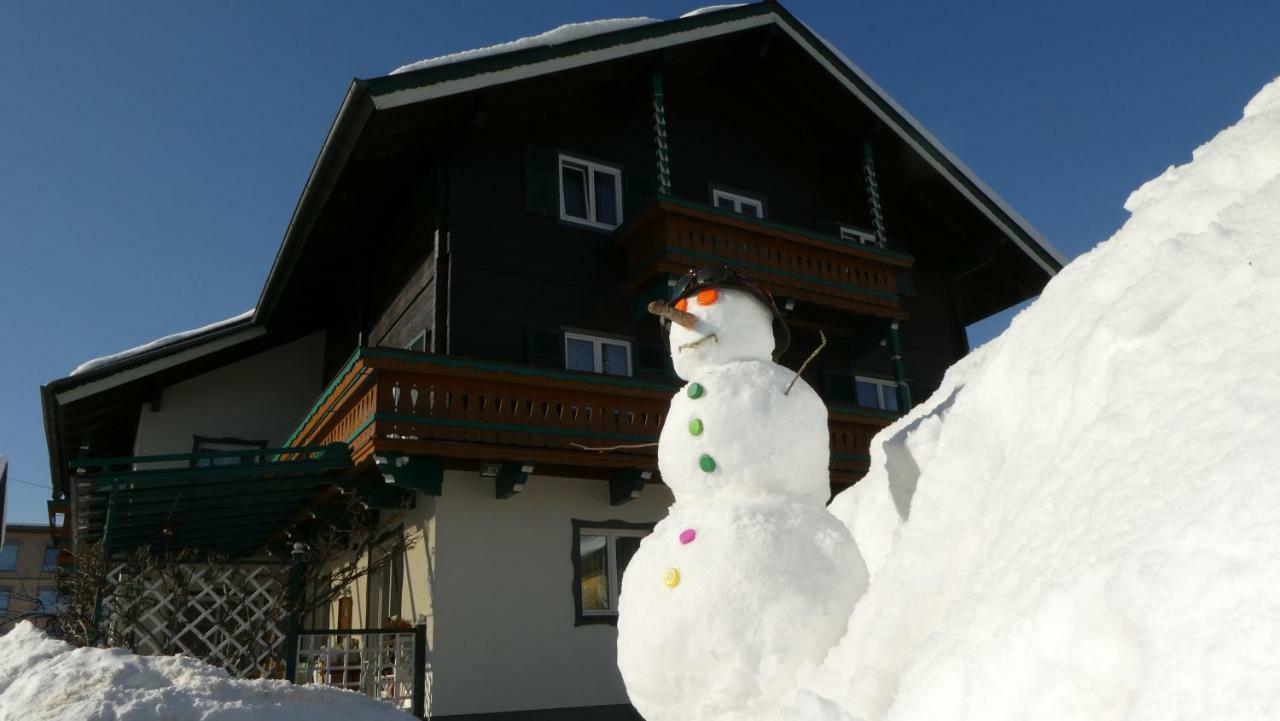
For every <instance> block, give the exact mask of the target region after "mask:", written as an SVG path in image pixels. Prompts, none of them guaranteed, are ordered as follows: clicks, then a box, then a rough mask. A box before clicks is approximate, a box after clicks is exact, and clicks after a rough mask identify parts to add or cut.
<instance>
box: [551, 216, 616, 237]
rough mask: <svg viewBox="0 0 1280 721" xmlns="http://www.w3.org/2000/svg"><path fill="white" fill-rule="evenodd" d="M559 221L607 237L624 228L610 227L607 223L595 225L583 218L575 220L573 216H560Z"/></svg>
mask: <svg viewBox="0 0 1280 721" xmlns="http://www.w3.org/2000/svg"><path fill="white" fill-rule="evenodd" d="M559 221H560V222H561V223H563V224H565V225H570V226H573V227H574V228H582V229H584V230H594V231H596V232H598V233H605V234H607V235H613V233H615V232H616V231H617V230H618V228H620V227H622V226H620V225H608V224H606V223H595V222H592V221H590V220H583V219H582V218H574V217H572V216H565V215H562V216H560V217H559Z"/></svg>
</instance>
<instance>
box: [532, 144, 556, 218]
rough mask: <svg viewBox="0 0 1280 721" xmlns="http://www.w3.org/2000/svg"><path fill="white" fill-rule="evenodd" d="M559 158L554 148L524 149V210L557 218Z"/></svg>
mask: <svg viewBox="0 0 1280 721" xmlns="http://www.w3.org/2000/svg"><path fill="white" fill-rule="evenodd" d="M559 162H560V161H559V156H558V155H557V154H556V151H555V149H554V148H545V147H539V146H534V145H530V146H527V147H525V149H524V209H525V210H527V211H529V212H530V213H537V214H539V215H549V216H552V217H556V216H558V215H559V214H560V198H559V192H558V190H557V187H558V186H557V184H556V173H557V172H558V170H559V169H558V165H559Z"/></svg>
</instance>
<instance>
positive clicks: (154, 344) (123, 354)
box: [71, 308, 253, 376]
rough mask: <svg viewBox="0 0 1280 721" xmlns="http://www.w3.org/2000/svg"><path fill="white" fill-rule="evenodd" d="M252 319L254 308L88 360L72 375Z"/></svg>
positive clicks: (73, 371) (72, 372)
mask: <svg viewBox="0 0 1280 721" xmlns="http://www.w3.org/2000/svg"><path fill="white" fill-rule="evenodd" d="M252 317H253V308H250V309H249V310H246V311H245V312H243V313H240V314H239V315H234V316H232V317H230V318H225V319H223V320H220V321H218V322H216V323H210V324H209V325H206V326H202V327H200V328H193V329H191V330H184V331H181V332H179V333H172V334H170V335H167V336H164V337H163V338H156V339H155V340H153V341H150V342H149V343H143V344H142V345H140V346H135V347H133V348H130V349H128V350H122V351H120V352H119V353H112V354H111V355H105V356H102V357H101V358H94V359H92V360H87V361H85V362H84V363H81V364H80V365H78V366H76V367H75V369H74V370H72V371H71V375H73V376H74V375H79V374H81V373H86V372H88V371H91V370H95V369H97V368H101V367H102V366H105V365H109V364H111V363H115V362H116V361H121V360H124V359H126V358H132V357H133V356H136V355H140V354H142V353H146V352H147V351H149V350H155V349H156V348H162V347H164V346H167V345H173V344H174V343H177V342H179V341H183V340H186V339H188V338H191V337H194V336H198V335H201V334H202V333H208V332H210V331H215V330H218V329H219V328H225V327H227V326H229V325H234V324H236V323H240V322H243V321H246V320H248V319H249V318H252Z"/></svg>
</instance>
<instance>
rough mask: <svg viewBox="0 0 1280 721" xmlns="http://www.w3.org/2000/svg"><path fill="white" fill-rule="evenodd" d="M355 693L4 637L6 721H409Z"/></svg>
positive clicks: (31, 635) (20, 632)
mask: <svg viewBox="0 0 1280 721" xmlns="http://www.w3.org/2000/svg"><path fill="white" fill-rule="evenodd" d="M412 718H413V716H411V715H409V714H406V713H403V712H401V711H398V710H396V709H394V708H392V707H391V706H389V705H387V704H385V703H382V702H380V701H375V700H373V699H371V698H368V697H366V696H361V695H360V694H356V693H353V692H350V691H340V690H338V689H332V688H327V687H323V686H294V685H292V684H289V683H285V682H284V681H242V680H238V679H233V678H230V677H228V676H227V674H226V672H225V671H223V670H222V669H218V668H214V667H212V666H208V665H206V664H203V663H201V662H199V661H196V660H195V659H192V658H188V657H184V656H136V655H134V654H131V653H129V652H127V651H124V650H122V649H100V648H72V647H71V646H70V645H69V644H66V643H64V642H62V641H58V640H54V639H51V638H48V637H46V636H45V635H44V633H43V632H42V631H40V630H39V629H37V628H36V627H34V626H32V625H31V624H30V623H28V622H25V621H24V622H22V623H20V624H18V626H17V627H16V628H14V629H13V630H12V631H10V632H9V633H8V634H7V635H5V636H0V721H19V720H21V721H34V720H37V719H38V720H40V721H154V720H155V719H164V721H251V720H254V721H256V720H257V719H272V720H273V721H353V720H354V719H360V721H409V720H410V719H412Z"/></svg>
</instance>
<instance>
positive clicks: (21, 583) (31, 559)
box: [0, 523, 59, 633]
mask: <svg viewBox="0 0 1280 721" xmlns="http://www.w3.org/2000/svg"><path fill="white" fill-rule="evenodd" d="M58 552H59V548H58V545H57V544H56V543H55V542H54V540H53V538H52V537H51V536H50V533H49V527H48V526H46V525H40V524H25V523H9V524H7V525H5V527H4V543H3V545H2V546H0V633H5V632H7V631H9V630H10V629H12V628H13V625H14V623H16V622H18V621H20V620H24V619H25V620H30V621H31V622H32V623H35V624H36V625H37V626H44V625H45V623H46V622H47V620H48V617H47V616H46V615H45V614H49V613H53V612H54V611H56V609H57V607H58V584H57V571H58Z"/></svg>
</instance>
